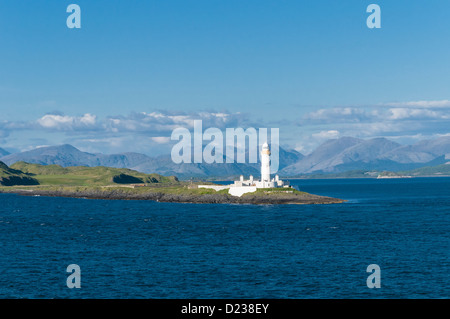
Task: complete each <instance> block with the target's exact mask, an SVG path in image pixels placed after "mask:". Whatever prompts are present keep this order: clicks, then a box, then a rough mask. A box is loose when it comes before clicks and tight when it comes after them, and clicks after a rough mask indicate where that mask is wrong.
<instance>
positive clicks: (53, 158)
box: [0, 136, 450, 179]
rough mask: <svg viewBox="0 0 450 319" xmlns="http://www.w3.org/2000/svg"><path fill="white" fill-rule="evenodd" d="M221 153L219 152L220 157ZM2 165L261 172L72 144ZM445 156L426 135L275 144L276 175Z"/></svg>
mask: <svg viewBox="0 0 450 319" xmlns="http://www.w3.org/2000/svg"><path fill="white" fill-rule="evenodd" d="M223 158H224V157H223ZM0 160H1V161H3V162H5V163H6V164H7V165H11V164H14V163H17V162H21V161H22V162H27V163H34V164H41V165H60V166H61V167H71V166H87V167H96V166H106V167H113V168H129V169H132V170H136V171H139V172H142V173H148V174H149V173H158V174H161V175H165V176H170V175H175V176H178V177H180V178H182V179H190V178H202V179H207V178H221V179H234V178H236V177H238V176H239V175H245V176H248V175H254V176H255V177H257V176H259V174H260V163H253V164H249V163H225V158H224V163H223V164H218V163H212V164H207V163H191V164H184V163H182V164H175V163H174V162H173V161H172V159H171V157H170V155H162V156H157V157H150V156H147V155H144V154H139V153H122V154H111V155H108V154H100V153H97V154H93V153H87V152H82V151H80V150H78V149H77V148H75V147H73V146H71V145H67V144H66V145H60V146H51V147H42V148H38V149H35V150H32V151H27V152H22V153H16V154H9V155H6V156H3V157H1V158H0ZM449 161H450V137H448V136H444V137H440V138H437V139H434V140H426V141H421V142H419V143H416V144H414V145H400V144H398V143H396V142H393V141H391V140H389V139H386V138H373V139H368V140H364V139H358V138H353V137H342V138H339V139H332V140H328V141H326V142H325V143H323V144H322V145H320V146H319V147H318V148H317V149H315V150H314V151H313V152H312V153H311V154H309V155H307V156H304V155H303V154H301V153H299V152H297V151H294V150H286V149H284V148H281V147H280V163H279V164H280V165H279V172H278V174H279V175H280V176H281V177H295V176H300V175H302V176H303V175H305V174H340V173H343V172H348V171H371V170H376V171H392V172H398V171H407V170H414V169H418V168H421V167H425V166H437V165H441V164H444V163H447V162H449Z"/></svg>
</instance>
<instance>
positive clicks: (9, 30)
mask: <svg viewBox="0 0 450 319" xmlns="http://www.w3.org/2000/svg"><path fill="white" fill-rule="evenodd" d="M71 3H76V4H78V5H79V6H80V7H81V10H82V13H81V19H82V22H81V23H82V28H81V29H79V30H75V29H68V28H67V26H66V18H67V16H68V15H69V14H68V13H66V8H67V6H68V5H69V4H71ZM371 3H376V4H378V5H380V7H381V11H382V15H381V18H382V28H381V29H369V28H367V26H366V19H367V17H368V15H369V14H368V13H366V8H367V6H368V5H369V4H371ZM448 12H450V2H448V1H441V0H431V1H426V2H424V1H401V0H398V1H376V0H374V1H361V0H358V1H357V0H354V1H352V0H346V1H332V0H327V1H325V0H318V1H298V0H297V1H295V0H286V1H282V0H273V1H266V0H258V1H256V0H244V1H243V0H241V1H237V0H221V1H220V0H167V1H139V0H128V1H125V0H115V1H111V0H110V1H103V0H95V1H92V0H89V1H87V0H73V1H63V0H60V1H50V0H46V1H43V0H36V1H25V0H0V48H1V50H0V114H1V115H0V147H3V148H6V149H9V150H25V149H30V148H33V147H37V146H41V145H55V144H61V143H71V144H73V145H74V146H77V147H79V148H80V149H83V150H86V151H91V152H97V151H98V152H100V151H101V152H107V153H113V152H122V151H137V152H144V153H147V154H154V153H161V152H166V151H167V150H168V147H170V144H168V143H167V142H168V137H169V136H170V133H171V131H172V129H173V128H175V127H177V126H189V125H190V123H191V122H192V121H193V120H194V119H203V120H204V123H205V124H204V127H207V126H215V127H219V128H225V127H239V126H242V127H244V128H245V127H249V126H254V127H279V128H280V136H281V141H280V142H281V144H282V145H285V146H289V147H292V148H296V149H298V150H300V151H302V152H304V153H308V152H309V151H311V150H312V149H314V148H315V147H316V146H317V145H318V144H320V143H321V142H323V141H325V140H326V139H328V138H336V137H339V136H355V137H361V138H371V137H378V136H385V137H388V138H392V139H394V140H396V141H398V142H402V143H412V142H414V141H417V140H420V139H425V138H433V137H436V136H440V135H445V134H448V133H449V129H448V127H449V125H448V124H449V121H450V86H449V84H450V58H449V57H450V20H449V19H448Z"/></svg>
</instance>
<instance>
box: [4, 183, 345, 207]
mask: <svg viewBox="0 0 450 319" xmlns="http://www.w3.org/2000/svg"><path fill="white" fill-rule="evenodd" d="M213 192H214V193H213ZM213 192H211V191H209V192H204V191H202V192H191V191H188V190H187V189H186V191H184V189H181V191H179V192H176V193H175V192H170V191H164V190H161V189H155V188H148V189H143V188H141V189H137V190H136V189H132V188H126V187H114V188H111V187H110V188H106V187H72V186H67V187H58V188H45V187H43V188H39V187H20V188H19V187H14V188H5V187H2V188H0V193H4V194H17V195H21V196H47V197H69V198H84V199H103V200H149V201H155V202H166V203H194V204H253V205H286V204H296V205H307V204H340V203H343V202H345V200H342V199H338V198H332V197H326V196H319V195H313V194H309V193H304V192H298V193H281V192H279V193H271V192H264V191H259V192H255V193H248V194H245V195H243V196H241V197H235V196H232V195H229V194H228V193H226V192H215V191H213Z"/></svg>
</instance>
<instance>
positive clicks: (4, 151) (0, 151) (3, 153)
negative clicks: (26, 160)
mask: <svg viewBox="0 0 450 319" xmlns="http://www.w3.org/2000/svg"><path fill="white" fill-rule="evenodd" d="M9 154H10V153H9V152H8V151H6V150H4V149H3V148H1V147H0V157H3V156H6V155H9Z"/></svg>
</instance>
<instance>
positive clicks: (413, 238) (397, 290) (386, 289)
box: [0, 178, 450, 298]
mask: <svg viewBox="0 0 450 319" xmlns="http://www.w3.org/2000/svg"><path fill="white" fill-rule="evenodd" d="M292 184H295V185H297V186H298V187H299V188H300V189H301V190H304V191H307V192H311V193H314V194H319V195H327V196H333V197H338V198H342V199H346V200H348V202H346V203H343V204H333V205H280V206H272V205H266V206H254V205H225V204H218V205H215V204H178V203H156V202H150V201H106V200H87V199H71V198H49V197H22V196H17V195H10V194H0V245H1V248H0V298H449V297H450V192H449V189H450V178H413V179H389V180H376V179H336V180H296V181H292ZM70 264H78V265H79V266H80V268H81V289H69V288H67V286H66V279H67V276H68V275H69V273H67V272H66V268H67V266H68V265H70ZM370 264H377V265H379V266H380V268H381V288H379V289H376V288H374V289H369V288H368V287H367V285H366V279H367V277H368V276H369V275H370V274H369V273H367V272H366V269H367V266H368V265H370Z"/></svg>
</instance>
